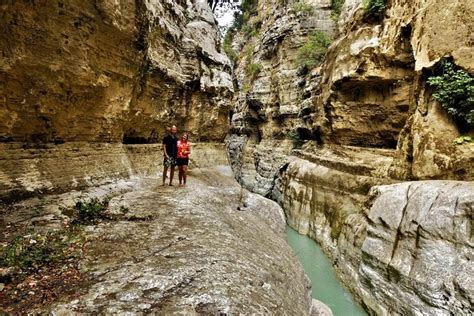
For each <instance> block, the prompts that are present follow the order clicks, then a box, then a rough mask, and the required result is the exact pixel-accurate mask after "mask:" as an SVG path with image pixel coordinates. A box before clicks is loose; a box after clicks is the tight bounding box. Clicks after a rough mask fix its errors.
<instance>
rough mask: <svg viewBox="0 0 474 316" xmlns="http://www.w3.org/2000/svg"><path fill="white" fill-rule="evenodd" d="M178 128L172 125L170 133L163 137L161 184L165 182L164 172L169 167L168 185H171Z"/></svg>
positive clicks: (176, 154)
mask: <svg viewBox="0 0 474 316" xmlns="http://www.w3.org/2000/svg"><path fill="white" fill-rule="evenodd" d="M177 133H178V129H177V128H176V126H174V125H173V126H172V127H171V129H170V134H168V135H167V136H165V137H164V138H163V156H164V161H163V167H164V168H163V185H165V182H166V173H167V172H168V168H170V186H172V185H173V176H174V168H175V167H176V160H177V156H178V137H177V136H176V134H177Z"/></svg>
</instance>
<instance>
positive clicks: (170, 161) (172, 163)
mask: <svg viewBox="0 0 474 316" xmlns="http://www.w3.org/2000/svg"><path fill="white" fill-rule="evenodd" d="M176 163H177V160H176V158H174V157H169V158H166V157H165V158H164V160H163V166H165V167H176Z"/></svg>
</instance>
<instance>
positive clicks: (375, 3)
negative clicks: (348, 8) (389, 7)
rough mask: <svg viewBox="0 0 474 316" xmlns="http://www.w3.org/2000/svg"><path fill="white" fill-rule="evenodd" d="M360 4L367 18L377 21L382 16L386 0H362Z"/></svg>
mask: <svg viewBox="0 0 474 316" xmlns="http://www.w3.org/2000/svg"><path fill="white" fill-rule="evenodd" d="M362 4H363V6H364V11H365V17H366V18H367V19H370V20H376V21H379V20H381V19H382V18H383V14H384V12H385V8H386V0H363V2H362Z"/></svg>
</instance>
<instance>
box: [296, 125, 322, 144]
mask: <svg viewBox="0 0 474 316" xmlns="http://www.w3.org/2000/svg"><path fill="white" fill-rule="evenodd" d="M296 132H297V133H298V136H299V138H300V139H301V140H302V141H310V140H313V141H316V143H318V145H320V144H322V143H323V141H322V138H321V132H320V130H319V128H317V129H313V130H311V129H309V128H306V127H298V128H297V129H296Z"/></svg>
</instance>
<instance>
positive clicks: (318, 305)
mask: <svg viewBox="0 0 474 316" xmlns="http://www.w3.org/2000/svg"><path fill="white" fill-rule="evenodd" d="M310 315H311V316H318V315H319V316H332V315H333V314H332V311H331V309H330V308H329V307H327V305H326V304H324V303H323V302H320V301H318V300H315V299H313V301H312V304H311V312H310Z"/></svg>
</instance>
